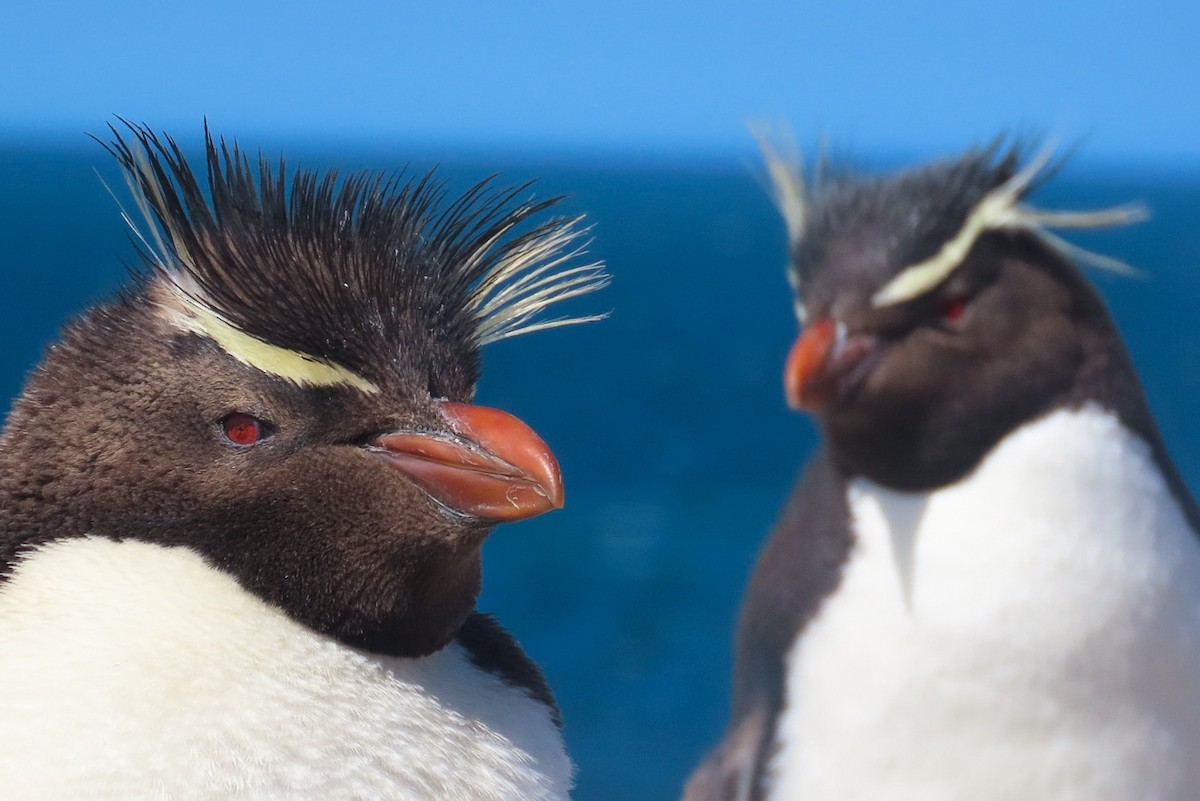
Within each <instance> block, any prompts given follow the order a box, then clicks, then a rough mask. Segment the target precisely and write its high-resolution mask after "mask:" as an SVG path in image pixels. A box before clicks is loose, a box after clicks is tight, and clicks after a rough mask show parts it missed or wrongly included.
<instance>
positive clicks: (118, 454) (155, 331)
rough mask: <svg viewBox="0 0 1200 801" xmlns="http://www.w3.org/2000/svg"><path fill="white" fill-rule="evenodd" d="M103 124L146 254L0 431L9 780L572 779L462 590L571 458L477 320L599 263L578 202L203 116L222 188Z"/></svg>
mask: <svg viewBox="0 0 1200 801" xmlns="http://www.w3.org/2000/svg"><path fill="white" fill-rule="evenodd" d="M112 133H113V139H112V141H111V142H110V143H109V144H108V147H109V149H110V150H111V151H112V153H113V154H114V155H115V156H116V157H117V159H118V160H119V161H120V163H121V165H122V167H123V168H124V170H125V172H126V175H127V178H128V181H129V183H130V185H131V187H132V188H133V190H134V194H135V197H136V199H137V200H136V202H137V205H138V206H139V207H140V208H141V211H142V212H143V213H144V215H145V217H146V220H145V224H144V225H143V224H138V225H137V226H136V227H135V231H138V232H139V233H137V237H138V238H139V240H140V243H141V248H142V250H143V255H144V256H145V258H146V260H147V263H148V269H147V270H144V271H142V273H143V274H141V275H140V276H139V277H137V278H136V279H135V280H134V282H133V283H132V285H131V286H130V287H128V288H127V289H126V290H125V291H124V292H122V293H121V294H120V295H119V296H118V297H117V298H116V299H115V300H113V301H111V302H108V303H106V304H104V305H101V306H98V307H96V308H93V309H91V310H90V311H88V312H87V313H86V314H84V315H83V316H82V317H81V318H80V319H78V320H76V321H74V322H73V323H71V324H70V325H69V326H68V327H67V328H66V330H65V332H64V334H63V336H62V341H61V342H59V343H58V344H56V345H54V346H53V347H51V348H50V349H49V351H48V352H47V354H46V356H45V359H44V361H43V362H42V363H41V365H39V366H38V368H37V369H36V370H35V371H34V373H33V374H32V376H31V377H30V378H29V381H28V384H27V386H26V387H25V389H24V391H23V392H22V394H21V395H20V397H19V398H18V399H17V400H16V402H15V405H14V407H13V409H12V412H11V415H10V416H9V419H8V421H7V424H6V426H5V429H4V432H3V438H2V439H0V558H2V559H3V573H2V577H0V787H3V790H2V791H0V795H3V797H4V798H5V799H9V800H10V801H15V800H16V799H58V800H60V801H61V800H62V799H88V800H89V801H95V800H96V799H122V801H127V800H128V799H150V798H154V799H235V798H236V799H322V800H323V801H330V800H336V799H455V800H456V801H457V800H458V799H495V800H496V801H500V800H502V799H503V800H505V801H508V800H510V799H523V800H525V801H528V800H529V799H565V798H566V797H567V795H568V792H569V789H570V785H571V770H572V769H571V765H570V762H569V760H568V758H567V756H566V753H565V750H564V746H563V741H562V737H561V733H560V730H559V728H560V727H559V721H558V711H557V708H556V707H555V703H554V700H553V698H552V696H551V694H550V690H549V689H548V688H547V686H546V684H545V682H544V680H543V678H542V676H541V674H540V672H539V671H538V669H537V668H536V667H535V666H534V665H533V663H532V662H531V661H530V660H529V659H528V658H527V657H526V656H525V654H524V653H523V652H522V651H521V650H520V648H519V647H518V646H517V644H516V643H515V641H514V640H513V639H512V638H511V637H510V636H509V635H508V634H507V633H506V632H505V631H504V630H503V629H502V628H501V627H500V626H499V625H498V624H496V623H495V622H494V621H492V620H491V619H490V618H488V617H485V616H482V615H480V614H476V613H475V612H474V605H475V599H476V595H477V592H478V589H479V583H480V548H481V546H482V544H483V541H484V538H485V536H486V535H487V534H488V532H489V531H490V530H491V529H492V527H493V525H494V524H495V523H497V522H501V521H509V520H518V519H521V518H525V517H530V516H532V515H536V514H540V513H541V512H544V511H547V510H550V509H553V508H556V507H559V506H561V505H562V499H563V494H562V483H561V479H560V476H559V470H558V466H557V464H556V462H555V459H554V457H553V455H552V454H551V452H550V450H549V449H548V447H547V446H546V445H545V443H543V442H542V441H541V440H540V439H539V438H538V437H537V436H536V435H535V434H534V433H533V431H532V430H530V429H529V428H528V427H527V426H526V425H524V424H523V423H521V422H520V421H519V420H517V419H516V418H515V417H512V416H510V415H508V414H506V413H504V412H501V411H497V410H494V409H487V408H483V407H480V406H475V405H472V404H471V400H472V396H473V394H474V388H475V384H476V379H477V377H478V372H479V349H480V347H481V346H483V345H485V344H487V343H490V342H495V341H497V340H500V339H504V338H506V337H511V336H515V335H517V334H522V333H525V332H528V331H533V330H536V329H540V328H547V327H552V326H555V325H562V324H566V323H569V322H578V321H580V319H583V318H573V319H558V320H546V319H543V318H541V317H540V316H539V312H541V311H542V310H544V309H545V308H546V307H547V306H549V305H551V304H553V303H556V302H558V301H560V300H563V299H566V298H570V297H574V296H577V295H580V294H583V293H586V292H590V291H592V290H594V289H597V288H599V287H600V286H602V285H603V284H604V283H605V282H606V280H607V279H606V277H605V275H604V273H603V271H602V268H601V267H600V266H599V265H598V264H577V265H576V266H571V262H572V261H575V260H576V257H577V255H578V253H579V252H580V251H579V238H580V235H581V233H582V229H581V228H580V226H579V221H578V220H564V219H548V220H546V221H543V222H540V223H538V222H535V218H536V217H537V216H538V215H539V214H540V213H541V212H543V211H544V210H545V209H546V208H547V207H549V206H551V205H552V204H553V203H554V202H555V201H553V200H548V201H539V202H532V201H530V202H525V201H522V199H521V197H522V196H524V195H525V194H526V192H527V187H525V186H521V187H516V188H512V189H497V188H495V187H494V186H493V184H492V182H491V181H485V182H483V183H481V184H479V185H477V186H475V187H474V188H472V189H471V190H470V191H468V192H467V193H466V194H464V195H463V196H461V197H459V198H457V199H456V200H453V201H452V202H450V203H448V204H443V203H442V195H443V194H444V190H443V189H441V188H440V184H439V183H438V181H437V180H436V179H435V178H434V176H433V175H432V174H430V175H427V176H425V177H424V178H421V179H417V180H412V181H407V182H406V181H405V180H403V179H402V178H397V177H392V178H388V177H382V176H371V175H365V174H358V175H351V176H349V177H346V178H345V179H344V180H340V179H339V178H338V177H337V176H336V175H335V174H333V173H329V174H324V175H319V174H314V173H310V172H304V171H296V172H294V173H293V174H292V175H291V177H289V176H288V173H287V171H286V170H285V167H284V164H283V162H282V161H281V162H280V163H279V164H278V165H277V166H273V165H271V164H269V163H268V162H267V161H265V160H263V159H262V158H261V157H260V159H259V161H258V164H257V165H255V166H253V167H252V166H251V163H250V160H249V159H248V158H247V156H246V155H245V153H244V152H242V151H240V150H239V149H238V147H237V145H236V144H235V145H227V144H226V142H225V141H224V140H219V141H214V139H213V138H212V137H211V136H209V135H207V133H206V142H207V163H206V165H205V169H206V171H207V189H205V188H204V187H203V186H202V182H201V181H199V180H198V179H197V177H196V175H195V174H194V173H193V171H192V169H191V168H190V167H189V165H188V164H187V163H186V162H185V160H184V157H183V156H182V154H181V152H180V150H179V148H178V147H177V146H176V145H175V143H174V141H172V140H171V139H170V138H159V137H158V136H156V135H155V134H154V133H152V132H151V131H149V130H148V129H146V128H143V127H139V126H133V125H130V126H129V128H128V131H125V130H121V131H118V130H117V129H115V128H114V129H113V131H112ZM439 207H441V210H439ZM127 221H128V222H130V225H131V226H133V225H134V223H133V222H132V221H129V220H128V218H127Z"/></svg>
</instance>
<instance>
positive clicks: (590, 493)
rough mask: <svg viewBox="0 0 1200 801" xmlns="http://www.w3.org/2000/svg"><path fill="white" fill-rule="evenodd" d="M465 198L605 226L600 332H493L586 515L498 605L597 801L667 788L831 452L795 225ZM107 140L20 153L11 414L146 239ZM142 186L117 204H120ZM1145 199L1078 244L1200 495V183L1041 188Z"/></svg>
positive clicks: (355, 160)
mask: <svg viewBox="0 0 1200 801" xmlns="http://www.w3.org/2000/svg"><path fill="white" fill-rule="evenodd" d="M410 160H411V164H412V169H413V170H423V169H424V168H425V167H426V166H429V165H430V164H432V162H433V160H432V159H425V160H421V159H412V157H411V155H409V154H406V153H404V152H400V151H396V152H388V151H386V150H383V149H380V148H374V149H371V150H370V151H367V150H362V151H356V150H350V151H347V150H345V149H341V150H339V149H337V148H334V147H332V146H325V147H315V146H310V147H309V148H308V149H307V150H306V151H304V152H303V153H302V157H301V158H299V159H293V163H297V162H299V163H303V164H304V165H305V166H308V167H331V166H336V167H340V168H342V169H355V168H384V169H392V168H395V167H397V166H401V165H404V164H405V163H408V162H410ZM441 160H442V170H443V174H444V175H445V176H446V177H447V179H448V180H449V181H450V184H451V185H452V186H454V187H460V188H465V187H466V186H467V185H469V184H470V183H471V182H473V181H474V180H476V179H478V178H480V177H482V176H484V175H487V174H490V173H492V172H496V171H500V172H501V173H502V175H503V177H504V178H505V179H507V180H511V181H513V182H517V181H523V180H525V179H528V178H534V177H540V178H541V179H542V180H541V182H540V183H539V185H538V187H537V192H538V193H539V194H560V193H567V194H569V195H570V196H569V197H568V198H567V200H566V201H564V204H563V209H564V210H565V211H567V212H569V213H576V212H586V213H588V215H589V217H590V219H591V221H592V222H593V223H594V224H595V229H594V242H593V245H592V247H591V252H592V254H593V255H594V256H596V257H598V258H602V259H604V260H605V261H606V262H608V264H609V269H610V271H611V272H612V274H613V284H612V286H611V287H610V288H609V289H608V290H606V291H605V292H604V293H602V294H600V295H596V296H592V297H590V298H588V299H585V300H582V301H579V303H578V305H577V306H575V307H574V310H575V311H596V310H605V311H607V310H611V311H612V316H611V318H610V319H608V320H606V321H604V322H601V323H597V324H593V325H588V326H582V327H578V328H569V329H563V330H558V331H550V332H544V333H540V334H534V335H531V336H529V337H522V338H519V339H516V340H511V341H507V342H502V343H498V344H497V345H494V346H492V347H491V348H490V349H489V350H488V351H487V352H486V353H485V361H484V370H485V377H484V381H483V383H482V386H481V388H480V391H479V395H478V398H479V400H480V402H482V403H486V404H488V405H493V406H498V407H501V408H505V409H507V410H509V411H511V412H514V413H516V414H518V415H519V416H521V417H522V418H523V419H525V420H526V421H527V422H528V423H529V424H530V425H532V426H533V427H534V429H536V430H537V431H538V432H539V433H540V434H541V435H542V436H543V438H544V439H545V440H546V441H547V442H548V443H550V444H551V446H552V447H553V448H554V450H555V451H556V453H557V455H558V457H559V460H560V462H561V464H562V467H563V471H564V476H565V479H566V484H567V499H568V500H567V506H566V508H565V509H564V510H562V511H561V512H557V513H554V514H551V515H546V516H544V517H542V518H539V519H537V520H533V521H528V522H525V523H521V524H516V525H512V526H507V527H502V528H501V529H499V530H498V531H497V532H496V533H495V534H494V535H493V537H492V539H491V540H490V541H489V543H488V545H487V547H486V550H485V560H486V561H485V580H484V583H485V589H484V593H483V596H482V598H481V601H480V608H481V609H484V610H486V611H491V612H494V613H496V614H497V616H498V617H499V618H500V619H501V620H502V621H503V622H504V623H505V625H506V626H508V628H509V629H511V630H512V631H513V632H514V633H515V634H516V635H517V637H518V638H519V639H520V640H521V642H522V643H523V645H524V646H525V647H526V649H527V650H528V651H529V652H530V653H531V654H532V655H533V656H534V658H535V659H536V660H537V661H538V662H539V663H540V664H541V665H542V666H543V668H544V669H545V672H546V674H547V676H548V678H549V680H550V682H551V685H552V686H553V687H554V689H555V691H556V692H557V694H558V697H559V700H560V702H561V705H562V707H563V714H564V719H565V725H566V736H567V740H568V743H569V746H570V748H571V750H572V752H573V755H574V758H575V760H576V762H577V764H578V768H579V772H578V791H577V793H576V795H575V797H576V798H577V799H578V801H601V800H602V799H608V800H611V799H647V800H649V799H672V798H675V797H676V796H677V795H678V793H679V789H680V787H681V785H682V782H683V780H684V778H685V777H686V775H687V773H688V771H689V770H690V769H691V767H692V766H693V765H694V764H695V762H696V761H697V760H698V759H699V758H700V756H701V755H702V754H703V752H704V751H705V750H706V749H707V748H708V747H709V746H710V745H711V744H712V743H713V742H714V741H715V739H716V738H717V737H718V736H719V734H720V731H721V727H722V725H723V722H724V717H725V712H726V704H727V688H728V684H729V674H730V662H731V658H730V656H731V655H730V645H731V638H732V630H733V625H734V621H735V618H736V612H737V605H738V599H739V597H740V593H741V588H742V586H743V584H744V581H745V578H746V575H747V573H748V571H749V569H750V567H751V565H752V563H753V559H754V555H755V552H756V549H757V546H758V544H759V542H760V541H761V540H762V538H763V537H764V536H765V534H766V532H767V531H768V529H769V527H770V525H771V522H772V519H773V517H774V515H775V511H776V509H777V508H778V506H779V504H780V502H781V500H782V499H783V497H784V496H785V495H786V492H787V490H788V487H789V485H790V483H791V481H792V479H793V477H794V475H795V473H796V471H797V470H798V468H799V466H800V465H801V464H802V463H803V461H804V460H805V458H806V456H807V454H808V453H809V452H810V450H811V449H812V447H813V444H814V442H815V436H814V433H813V430H812V427H811V425H810V424H809V422H808V421H807V420H805V419H803V418H801V417H798V416H796V415H794V414H791V413H789V412H788V411H787V410H786V408H785V406H784V403H783V399H782V393H781V389H780V377H779V373H780V366H781V364H782V362H783V358H784V355H785V353H786V351H787V348H788V347H789V345H790V344H791V340H792V339H793V337H794V336H795V332H796V325H795V322H794V320H793V318H792V316H791V305H790V300H789V297H788V290H787V285H786V282H785V280H784V277H783V271H782V262H783V234H782V226H781V225H780V223H779V221H778V220H777V218H776V215H775V212H774V210H773V209H772V207H771V205H770V203H769V202H768V200H767V197H766V193H765V191H764V190H763V187H762V183H761V180H760V179H759V178H758V177H757V171H756V168H755V166H754V165H753V164H752V163H749V162H746V163H742V162H730V163H721V162H712V163H706V164H687V163H681V162H670V163H661V162H660V163H650V162H641V163H638V162H629V161H626V162H621V161H618V160H613V159H608V160H605V159H589V158H585V157H582V156H581V157H578V158H575V159H570V160H564V159H557V160H552V159H548V158H541V159H539V158H536V157H532V156H530V157H525V158H520V159H516V158H512V157H501V158H495V159H487V158H479V157H478V156H471V157H465V156H464V157H458V158H455V157H453V154H450V155H449V156H448V155H447V154H441ZM110 162H111V159H109V158H108V156H107V155H106V154H104V153H103V152H102V151H101V150H100V148H99V147H98V146H94V145H91V146H89V145H82V146H79V147H67V146H46V145H19V144H10V145H7V146H2V147H0V337H2V341H3V342H4V346H3V348H0V402H2V403H3V404H4V405H7V402H8V399H10V398H11V397H12V396H13V395H15V394H16V393H17V392H18V391H19V388H20V385H21V382H22V380H23V376H24V374H25V373H26V371H27V370H29V369H30V368H31V366H32V365H33V364H34V363H35V362H36V361H37V359H38V355H39V353H40V351H41V349H42V348H43V347H44V346H45V345H46V344H47V343H48V342H50V341H51V340H52V338H53V337H54V335H55V332H56V330H57V329H58V327H59V326H60V325H61V323H62V322H63V321H64V320H65V319H66V318H67V317H68V316H69V315H71V314H73V313H75V312H78V311H79V310H81V309H83V308H84V307H85V306H86V305H87V304H89V303H90V302H93V301H95V300H96V299H99V298H102V297H104V296H105V295H107V294H108V293H110V292H112V291H113V289H114V288H115V287H116V286H117V285H118V284H119V283H120V282H121V280H122V278H123V276H124V271H125V268H126V265H128V264H131V263H133V261H134V257H133V252H132V248H131V246H130V245H129V243H128V240H127V233H126V230H125V229H124V226H123V224H122V222H121V220H120V218H119V216H118V212H117V208H116V205H115V203H114V201H113V199H112V198H111V197H110V196H109V194H108V193H107V191H106V190H105V189H104V187H103V186H102V184H101V181H100V179H99V178H98V177H97V174H96V172H95V171H96V170H99V172H100V173H101V175H103V177H104V178H105V180H107V181H108V182H109V183H110V185H112V186H114V187H115V188H119V187H121V183H120V178H119V176H118V175H117V173H116V171H115V169H114V168H113V165H112V164H111V163H110ZM122 193H123V189H119V190H118V194H119V195H120V194H122ZM1131 199H1141V200H1144V201H1145V202H1146V203H1147V204H1148V205H1149V206H1150V207H1151V209H1152V211H1153V213H1154V216H1153V218H1152V219H1151V221H1150V222H1148V223H1145V224H1143V225H1140V226H1137V227H1134V228H1130V229H1125V230H1120V231H1110V232H1102V233H1094V234H1090V235H1087V236H1077V237H1074V239H1075V241H1077V242H1079V243H1081V244H1084V245H1085V246H1088V247H1091V248H1093V249H1097V250H1100V251H1102V252H1105V253H1110V254H1113V255H1116V256H1118V257H1120V258H1122V259H1125V260H1127V261H1129V262H1131V263H1133V264H1135V265H1137V266H1138V267H1140V268H1141V269H1142V270H1143V271H1144V272H1145V274H1146V276H1145V277H1144V278H1141V279H1130V278H1121V277H1116V276H1112V275H1106V274H1097V273H1093V275H1094V277H1095V280H1096V283H1097V284H1098V285H1099V286H1100V288H1101V290H1102V292H1103V293H1104V295H1105V296H1106V297H1107V299H1108V300H1109V302H1110V305H1111V307H1112V309H1113V313H1114V315H1115V316H1116V318H1117V320H1118V323H1119V324H1120V326H1121V328H1122V330H1123V331H1124V332H1125V335H1126V337H1127V341H1128V343H1129V345H1130V348H1131V350H1132V352H1133V354H1134V358H1135V360H1136V361H1137V363H1138V365H1139V368H1140V371H1141V375H1142V378H1143V381H1144V384H1145V386H1146V390H1147V393H1148V395H1149V398H1150V403H1151V406H1152V407H1153V409H1154V410H1155V412H1156V414H1157V416H1158V419H1159V422H1160V424H1161V426H1162V428H1163V430H1164V432H1165V434H1166V437H1167V441H1168V443H1169V445H1170V448H1171V451H1172V454H1173V455H1174V457H1175V459H1176V461H1177V463H1178V464H1179V466H1180V468H1181V470H1182V472H1183V474H1184V476H1185V478H1186V480H1187V481H1188V483H1189V484H1190V485H1191V487H1192V488H1193V489H1200V419H1198V417H1197V415H1196V414H1195V411H1196V409H1197V408H1198V404H1197V398H1200V318H1198V316H1197V311H1196V309H1197V301H1198V300H1200V180H1198V179H1197V177H1196V175H1195V174H1194V173H1192V174H1191V175H1190V176H1189V177H1186V178H1180V177H1176V176H1172V175H1170V174H1169V173H1166V172H1163V171H1155V172H1150V171H1143V172H1139V171H1133V170H1125V171H1115V170H1109V171H1104V170H1101V169H1092V170H1083V169H1076V168H1069V169H1068V170H1067V171H1066V173H1065V174H1064V175H1063V176H1061V177H1060V178H1059V179H1057V180H1056V181H1054V182H1053V183H1051V184H1050V185H1048V186H1047V187H1045V188H1044V189H1043V190H1042V191H1041V192H1040V194H1039V195H1038V197H1037V200H1038V201H1039V202H1040V203H1041V204H1042V205H1046V206H1064V207H1093V206H1098V205H1109V204H1116V203H1121V202H1125V201H1127V200H1131Z"/></svg>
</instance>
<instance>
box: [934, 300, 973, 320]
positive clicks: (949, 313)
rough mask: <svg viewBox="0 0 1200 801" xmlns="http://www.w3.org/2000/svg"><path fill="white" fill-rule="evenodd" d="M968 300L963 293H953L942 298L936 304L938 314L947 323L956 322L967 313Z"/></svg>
mask: <svg viewBox="0 0 1200 801" xmlns="http://www.w3.org/2000/svg"><path fill="white" fill-rule="evenodd" d="M967 303H968V300H967V298H966V296H965V295H954V296H953V297H949V298H946V299H944V300H943V301H942V302H941V304H940V305H939V306H938V314H940V315H941V317H942V319H943V320H945V321H946V322H949V323H957V322H958V321H959V320H961V319H962V318H963V315H965V314H966V313H967Z"/></svg>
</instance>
